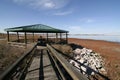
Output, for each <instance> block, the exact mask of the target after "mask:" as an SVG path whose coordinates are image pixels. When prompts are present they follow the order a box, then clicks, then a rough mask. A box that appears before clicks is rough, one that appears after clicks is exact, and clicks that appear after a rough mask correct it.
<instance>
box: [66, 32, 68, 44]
mask: <svg viewBox="0 0 120 80" xmlns="http://www.w3.org/2000/svg"><path fill="white" fill-rule="evenodd" d="M67 43H68V33H67V32H66V44H67Z"/></svg>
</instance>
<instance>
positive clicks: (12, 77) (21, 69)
mask: <svg viewBox="0 0 120 80" xmlns="http://www.w3.org/2000/svg"><path fill="white" fill-rule="evenodd" d="M36 46H37V44H36V45H35V46H34V47H33V48H32V49H31V50H30V51H28V52H27V53H25V54H24V55H22V56H21V57H20V58H19V59H18V60H17V61H16V62H15V63H13V65H11V66H10V67H9V68H8V69H7V70H6V71H5V72H4V73H3V74H2V75H1V76H0V80H24V78H25V76H26V73H27V69H28V67H29V66H30V64H31V62H32V59H33V55H34V54H35V51H36Z"/></svg>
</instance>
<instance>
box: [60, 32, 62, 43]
mask: <svg viewBox="0 0 120 80" xmlns="http://www.w3.org/2000/svg"><path fill="white" fill-rule="evenodd" d="M61 40H62V33H60V41H61Z"/></svg>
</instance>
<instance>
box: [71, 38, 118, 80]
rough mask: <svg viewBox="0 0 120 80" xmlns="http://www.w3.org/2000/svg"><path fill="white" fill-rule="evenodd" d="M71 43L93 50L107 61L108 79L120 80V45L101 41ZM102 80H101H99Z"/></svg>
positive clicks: (73, 41) (84, 40)
mask: <svg viewBox="0 0 120 80" xmlns="http://www.w3.org/2000/svg"><path fill="white" fill-rule="evenodd" d="M69 43H75V44H77V45H80V46H84V47H86V48H89V49H92V50H94V51H95V52H98V53H100V55H101V56H102V57H103V58H104V59H105V67H106V70H107V77H108V78H109V79H110V80H120V44H119V43H114V42H108V41H101V40H87V39H73V38H71V39H69ZM99 80H100V79H99Z"/></svg>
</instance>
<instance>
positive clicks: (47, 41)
mask: <svg viewBox="0 0 120 80" xmlns="http://www.w3.org/2000/svg"><path fill="white" fill-rule="evenodd" d="M47 43H48V33H47Z"/></svg>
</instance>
